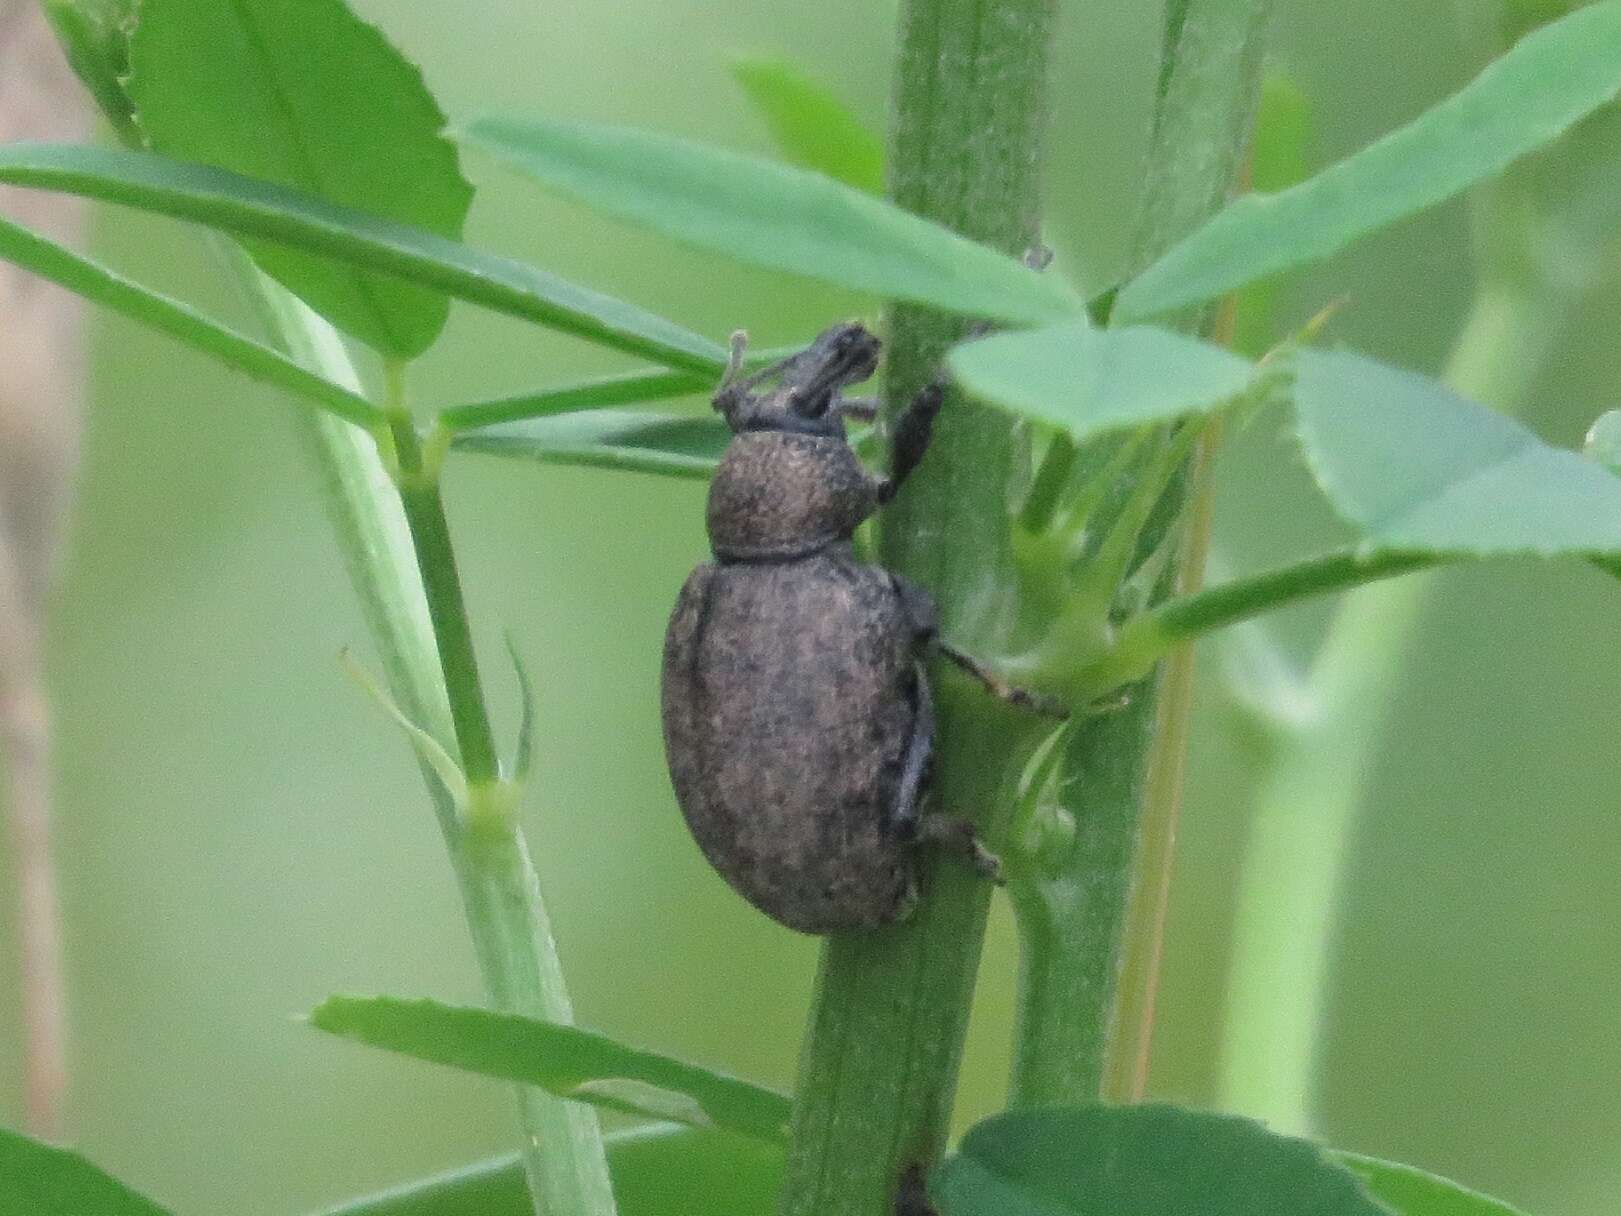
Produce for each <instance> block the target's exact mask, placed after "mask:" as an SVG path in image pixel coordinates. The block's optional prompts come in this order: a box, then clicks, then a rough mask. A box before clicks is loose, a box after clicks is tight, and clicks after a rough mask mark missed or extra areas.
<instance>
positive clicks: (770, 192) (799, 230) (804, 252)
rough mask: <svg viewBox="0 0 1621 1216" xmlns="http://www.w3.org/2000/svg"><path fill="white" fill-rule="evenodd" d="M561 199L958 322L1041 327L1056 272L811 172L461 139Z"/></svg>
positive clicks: (632, 143) (684, 144)
mask: <svg viewBox="0 0 1621 1216" xmlns="http://www.w3.org/2000/svg"><path fill="white" fill-rule="evenodd" d="M460 138H461V139H462V141H463V142H465V143H468V144H471V145H473V146H474V147H477V148H480V149H482V150H483V151H485V152H488V153H489V154H490V155H492V156H494V157H496V158H497V159H499V160H501V161H502V162H503V163H505V164H507V165H510V166H511V167H513V168H514V169H517V170H519V171H520V172H522V173H525V174H527V175H529V176H530V177H533V178H535V179H536V180H537V181H539V182H541V183H542V184H543V185H545V186H546V187H547V188H548V189H551V190H555V191H557V192H558V193H560V194H563V195H565V196H567V197H569V198H572V199H575V200H577V201H578V202H581V203H584V204H585V205H586V206H588V207H592V208H594V209H595V210H597V211H600V212H602V213H603V214H605V215H610V216H614V217H615V218H617V219H622V220H627V221H629V222H631V223H635V224H638V225H641V226H642V227H645V228H649V229H651V230H652V231H654V232H659V233H662V234H664V235H665V236H669V237H674V238H675V239H677V240H680V241H684V242H686V243H687V244H690V245H693V246H695V247H697V248H699V249H706V250H709V251H711V252H714V253H719V254H723V255H724V256H726V257H730V258H734V259H736V260H737V261H740V262H747V263H749V264H751V265H755V266H764V267H766V268H767V269H771V270H785V271H788V272H790V273H792V274H799V275H804V276H805V277H807V278H812V279H820V280H822V281H824V282H828V283H834V284H837V285H838V286H841V287H849V288H853V289H855V290H857V291H863V292H871V293H873V294H875V295H880V296H885V297H888V298H891V299H897V300H911V301H915V302H917V303H921V304H932V305H934V306H936V307H938V308H942V309H946V310H948V311H953V312H963V313H968V314H971V315H976V316H985V317H993V318H996V319H997V320H1002V321H1012V322H1018V323H1024V324H1039V323H1041V322H1043V321H1053V320H1057V319H1058V318H1060V317H1063V316H1068V315H1073V314H1075V313H1077V312H1079V311H1080V309H1081V308H1082V307H1083V305H1082V302H1081V300H1080V299H1079V298H1078V297H1077V296H1076V295H1075V293H1074V292H1073V291H1072V290H1071V289H1070V288H1069V287H1067V286H1066V285H1065V284H1064V283H1063V282H1062V281H1061V280H1060V279H1059V278H1058V276H1056V275H1042V274H1037V273H1036V272H1034V271H1032V270H1030V269H1028V268H1027V267H1025V266H1021V265H1020V264H1019V263H1018V262H1016V261H1014V260H1013V259H1012V258H1009V257H1005V256H1004V255H1002V254H1000V253H997V252H995V251H994V250H991V249H987V248H986V247H984V246H983V245H978V244H975V243H974V242H973V241H970V240H967V239H966V238H964V237H961V236H958V235H957V234H956V233H954V232H951V231H949V230H947V229H945V228H942V227H940V226H938V225H936V224H931V223H929V222H928V221H927V220H923V219H919V218H918V217H917V216H915V215H911V214H908V213H907V212H905V211H902V210H901V209H900V208H898V207H896V206H894V205H893V204H891V203H887V202H884V201H883V200H881V199H876V198H873V197H871V196H870V195H867V194H863V193H862V192H861V191H859V190H853V189H851V188H850V187H849V186H845V185H841V184H840V183H838V182H835V181H832V180H830V179H828V178H826V177H823V176H822V175H821V174H818V173H809V172H806V171H805V170H803V169H796V168H792V167H790V166H787V165H780V164H776V163H773V162H771V161H763V160H757V159H755V158H753V157H748V156H742V155H739V154H738V153H735V152H728V151H724V150H722V149H720V148H712V147H708V146H706V145H703V144H696V143H690V142H688V141H686V140H681V139H673V138H670V137H668V136H663V135H654V134H650V133H648V132H643V131H634V130H630V129H627V128H623V127H601V126H590V125H585V124H575V123H561V122H548V121H545V120H543V119H533V118H514V117H502V116H495V115H492V116H488V117H484V118H479V119H476V120H475V121H473V122H472V123H470V124H469V125H468V126H467V127H466V128H465V129H463V130H462V131H461V132H460Z"/></svg>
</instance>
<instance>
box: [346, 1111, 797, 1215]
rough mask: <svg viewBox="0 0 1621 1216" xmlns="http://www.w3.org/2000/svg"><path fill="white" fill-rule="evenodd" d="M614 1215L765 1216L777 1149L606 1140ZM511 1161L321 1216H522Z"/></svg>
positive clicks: (777, 1176)
mask: <svg viewBox="0 0 1621 1216" xmlns="http://www.w3.org/2000/svg"><path fill="white" fill-rule="evenodd" d="M607 1142H608V1166H609V1168H610V1169H611V1170H612V1171H613V1183H614V1198H615V1200H616V1201H617V1202H618V1205H619V1211H620V1213H621V1216H689V1214H690V1213H693V1212H699V1211H701V1212H704V1213H708V1214H710V1216H734V1214H735V1216H765V1214H766V1213H768V1212H770V1211H771V1210H772V1208H773V1207H774V1205H775V1202H776V1194H777V1188H778V1186H779V1185H780V1184H781V1182H782V1149H781V1148H780V1147H778V1146H776V1145H771V1144H762V1143H761V1142H760V1141H758V1140H751V1139H749V1138H747V1137H745V1136H738V1135H734V1134H733V1133H731V1132H723V1131H716V1130H713V1129H704V1128H695V1127H682V1126H679V1125H677V1124H671V1123H653V1124H648V1125H647V1126H644V1127H638V1128H633V1129H631V1130H628V1131H622V1132H616V1133H613V1134H611V1135H609V1136H608V1137H607ZM533 1210H534V1209H533V1208H532V1207H531V1206H530V1204H529V1195H528V1192H527V1191H526V1190H525V1189H524V1183H523V1167H522V1165H521V1164H520V1163H519V1161H518V1158H517V1156H516V1155H513V1156H507V1157H497V1158H494V1159H492V1160H489V1161H481V1162H479V1163H478V1164H476V1165H470V1166H466V1167H464V1168H463V1169H459V1170H453V1171H450V1172H448V1173H444V1174H439V1175H436V1176H434V1177H432V1178H425V1179H423V1180H421V1181H419V1182H413V1183H407V1184H406V1185H404V1186H400V1187H394V1188H391V1189H389V1190H387V1191H384V1192H381V1193H379V1194H376V1195H368V1196H366V1197H364V1198H361V1199H355V1200H351V1201H350V1202H349V1203H345V1204H340V1205H339V1206H338V1207H335V1208H330V1209H328V1210H327V1211H325V1212H323V1213H321V1216H529V1213H531V1212H532V1211H533Z"/></svg>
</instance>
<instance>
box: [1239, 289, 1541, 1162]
mask: <svg viewBox="0 0 1621 1216" xmlns="http://www.w3.org/2000/svg"><path fill="white" fill-rule="evenodd" d="M1570 304H1571V301H1569V300H1566V299H1561V298H1560V297H1559V296H1557V295H1550V294H1547V293H1544V292H1540V291H1535V290H1531V291H1527V290H1523V289H1520V288H1517V287H1515V286H1514V285H1513V284H1511V283H1508V282H1503V281H1495V280H1488V281H1486V282H1484V283H1483V284H1482V285H1481V288H1480V290H1479V291H1478V292H1477V294H1476V298H1475V301H1474V304H1473V307H1472V308H1471V310H1470V313H1469V316H1468V319H1467V320H1466V322H1465V324H1464V327H1463V329H1462V331H1461V333H1460V335H1459V337H1458V340H1457V342H1456V344H1455V346H1454V348H1453V354H1452V357H1451V359H1450V361H1449V363H1448V367H1447V370H1446V374H1445V379H1446V380H1447V382H1448V383H1449V384H1450V385H1451V386H1452V387H1453V388H1454V389H1456V390H1457V391H1459V392H1460V393H1462V394H1464V395H1465V396H1468V397H1471V398H1473V399H1475V400H1479V401H1485V402H1488V403H1491V404H1495V405H1497V406H1498V407H1499V408H1503V409H1506V410H1509V411H1510V412H1512V411H1513V410H1514V409H1515V408H1516V407H1517V406H1518V405H1519V404H1520V402H1522V401H1523V400H1524V398H1525V396H1526V394H1527V392H1528V391H1529V388H1530V385H1531V382H1532V379H1533V377H1534V376H1535V374H1536V372H1537V370H1538V369H1539V368H1541V367H1542V366H1543V364H1544V361H1545V360H1546V358H1547V356H1548V353H1549V352H1550V350H1551V349H1552V347H1553V344H1554V342H1555V341H1556V339H1557V335H1558V334H1559V332H1560V330H1561V329H1562V328H1563V325H1564V321H1565V318H1566V316H1567V315H1568V310H1569V307H1570ZM1433 585H1434V580H1433V579H1431V578H1428V577H1424V578H1408V579H1400V580H1398V581H1396V582H1394V583H1392V584H1390V585H1388V586H1383V587H1376V588H1368V589H1366V590H1363V591H1360V592H1359V593H1357V594H1356V595H1354V596H1352V597H1350V598H1349V599H1348V600H1347V601H1346V602H1345V604H1344V605H1343V606H1342V607H1341V608H1340V609H1339V611H1338V613H1337V614H1336V616H1335V618H1334V620H1333V622H1332V624H1331V625H1330V627H1329V630H1328V633H1327V635H1326V637H1325V639H1324V642H1323V645H1322V647H1321V649H1320V650H1319V652H1318V655H1317V658H1316V659H1315V661H1314V662H1313V665H1312V669H1311V672H1310V675H1309V677H1308V681H1307V685H1308V692H1307V696H1306V700H1307V703H1308V704H1310V705H1312V706H1313V710H1312V712H1310V713H1308V714H1306V715H1305V716H1304V717H1301V716H1300V715H1278V716H1274V717H1273V718H1272V722H1273V724H1274V730H1273V733H1272V735H1271V737H1270V745H1271V748H1272V751H1271V756H1272V759H1271V763H1270V764H1269V765H1268V767H1267V768H1266V770H1265V772H1264V773H1263V774H1262V776H1261V779H1260V783H1259V785H1258V787H1257V792H1256V795H1255V801H1254V809H1253V817H1252V820H1251V826H1250V836H1249V845H1248V848H1247V851H1246V854H1245V858H1244V863H1243V868H1242V871H1241V875H1240V879H1239V883H1238V889H1237V894H1236V912H1235V921H1234V927H1233V956H1232V959H1233V961H1232V964H1231V969H1230V971H1229V974H1228V979H1227V994H1226V1005H1225V1011H1224V1018H1225V1023H1224V1029H1223V1032H1222V1042H1221V1052H1220V1059H1219V1065H1218V1081H1217V1085H1218V1090H1217V1093H1218V1100H1219V1104H1220V1105H1221V1106H1222V1107H1223V1108H1225V1109H1230V1110H1238V1111H1242V1112H1244V1113H1245V1114H1249V1115H1254V1116H1257V1117H1259V1118H1262V1119H1264V1120H1265V1121H1266V1122H1267V1123H1268V1124H1269V1125H1270V1126H1271V1127H1273V1128H1274V1129H1275V1130H1277V1131H1280V1132H1286V1133H1294V1134H1306V1133H1309V1132H1310V1131H1311V1128H1312V1101H1313V1093H1314V1089H1315V1081H1316V1071H1317V1048H1318V1042H1319V1038H1320V1034H1321V1030H1322V1025H1323V1018H1324V1014H1325V1012H1326V1011H1327V1009H1328V997H1329V991H1328V989H1329V983H1330V979H1331V966H1330V964H1331V958H1332V954H1331V952H1332V950H1333V948H1334V941H1335V917H1336V911H1337V909H1338V907H1339V903H1340V900H1341V898H1342V895H1343V892H1344V889H1345V866H1346V860H1347V856H1348V847H1349V844H1350V839H1351V836H1352V832H1353V829H1354V825H1355V820H1356V815H1357V812H1358V810H1359V809H1360V807H1361V806H1362V804H1363V802H1364V796H1365V794H1366V792H1367V786H1368V781H1369V778H1370V777H1371V776H1372V775H1373V773H1374V772H1375V770H1376V762H1377V758H1378V755H1379V753H1380V750H1381V748H1382V747H1383V744H1384V741H1385V738H1386V736H1387V733H1388V730H1389V720H1390V713H1391V708H1392V705H1393V701H1394V693H1395V691H1396V690H1397V689H1398V688H1399V687H1400V686H1401V682H1402V676H1403V671H1404V669H1405V667H1406V665H1407V660H1408V656H1409V653H1410V651H1411V649H1412V645H1413V641H1414V635H1415V633H1416V630H1417V626H1418V623H1419V621H1420V619H1421V617H1422V616H1423V613H1424V611H1425V608H1426V606H1427V605H1428V603H1429V599H1430V595H1431V593H1432V589H1433Z"/></svg>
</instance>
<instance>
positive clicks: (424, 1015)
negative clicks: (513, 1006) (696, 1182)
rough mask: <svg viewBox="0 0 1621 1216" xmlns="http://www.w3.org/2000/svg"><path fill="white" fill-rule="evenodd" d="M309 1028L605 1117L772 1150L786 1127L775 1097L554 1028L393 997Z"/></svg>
mask: <svg viewBox="0 0 1621 1216" xmlns="http://www.w3.org/2000/svg"><path fill="white" fill-rule="evenodd" d="M310 1022H311V1023H312V1024H313V1025H315V1026H316V1027H318V1028H319V1029H321V1030H325V1031H327V1032H328V1033H329V1034H336V1035H341V1036H343V1037H345V1038H349V1039H354V1040H356V1041H357V1042H361V1043H367V1044H370V1045H371V1046H373V1047H382V1048H385V1049H387V1050H389V1051H397V1052H400V1053H402V1054H404V1055H408V1056H413V1057H415V1058H416V1059H419V1060H428V1061H430V1062H432V1063H435V1064H448V1065H450V1066H451V1067H453V1068H461V1069H465V1070H467V1071H469V1072H476V1073H482V1074H483V1075H485V1076H490V1077H500V1078H502V1079H503V1080H508V1081H518V1082H521V1083H522V1084H525V1085H536V1086H539V1087H540V1088H541V1089H544V1090H547V1091H548V1092H550V1093H554V1094H557V1095H558V1096H559V1097H564V1098H573V1099H576V1100H577V1101H581V1102H590V1103H592V1104H594V1105H597V1106H603V1107H607V1108H609V1109H611V1110H619V1111H626V1112H629V1113H631V1114H638V1115H651V1116H653V1117H654V1118H661V1119H662V1118H668V1117H670V1116H671V1115H672V1114H678V1115H680V1117H681V1121H683V1122H687V1123H691V1124H692V1125H693V1126H702V1127H717V1128H725V1129H727V1130H730V1131H734V1132H738V1133H741V1134H743V1135H747V1136H753V1137H755V1138H757V1139H762V1140H768V1141H772V1142H777V1141H781V1140H782V1139H783V1137H784V1135H785V1133H786V1128H787V1123H788V1099H787V1097H786V1096H785V1095H783V1094H779V1093H777V1092H775V1091H774V1090H769V1089H765V1088H762V1087H761V1086H758V1085H753V1084H750V1083H749V1082H747V1081H741V1080H738V1079H737V1078H736V1077H729V1076H727V1075H726V1074H725V1073H720V1072H715V1071H713V1070H711V1069H707V1068H701V1067H699V1066H698V1065H696V1064H688V1063H685V1062H683V1061H681V1060H675V1059H671V1058H670V1057H669V1056H662V1055H658V1054H657V1053H655V1052H651V1051H643V1050H641V1049H640V1048H635V1047H629V1046H626V1045H625V1044H623V1043H619V1042H616V1041H615V1040H613V1039H610V1038H608V1037H607V1036H606V1035H601V1034H596V1033H594V1032H592V1031H589V1030H581V1029H579V1028H577V1027H574V1026H562V1025H559V1024H557V1023H553V1022H543V1021H538V1020H536V1019H533V1018H524V1017H518V1016H516V1015H514V1014H504V1013H492V1012H490V1011H488V1010H484V1009H465V1008H458V1007H455V1006H451V1005H442V1004H439V1003H438V1002H436V1001H426V1000H402V999H399V998H395V997H345V996H334V997H329V998H328V999H327V1000H326V1001H325V1002H324V1003H322V1005H321V1006H320V1007H319V1008H317V1009H316V1010H315V1011H314V1012H313V1013H312V1014H310Z"/></svg>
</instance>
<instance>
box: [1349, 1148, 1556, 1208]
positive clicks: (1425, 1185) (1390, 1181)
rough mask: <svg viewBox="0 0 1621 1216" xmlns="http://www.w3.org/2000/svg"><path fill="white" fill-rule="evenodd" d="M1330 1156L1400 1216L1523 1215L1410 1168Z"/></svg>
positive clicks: (1354, 1155)
mask: <svg viewBox="0 0 1621 1216" xmlns="http://www.w3.org/2000/svg"><path fill="white" fill-rule="evenodd" d="M1331 1156H1332V1157H1333V1158H1334V1160H1336V1161H1338V1162H1339V1163H1340V1164H1341V1165H1343V1166H1345V1168H1346V1169H1348V1170H1350V1171H1351V1172H1352V1173H1353V1174H1355V1175H1356V1176H1357V1177H1358V1178H1360V1179H1362V1184H1363V1185H1364V1186H1365V1187H1367V1188H1368V1191H1369V1193H1370V1194H1372V1195H1373V1197H1374V1198H1375V1199H1377V1200H1379V1202H1380V1203H1382V1204H1384V1205H1385V1206H1386V1207H1388V1208H1390V1209H1391V1210H1392V1211H1394V1212H1396V1213H1397V1214H1398V1216H1524V1213H1522V1212H1520V1211H1519V1210H1518V1209H1516V1208H1511V1207H1509V1205H1508V1204H1506V1203H1503V1202H1502V1201H1501V1200H1497V1199H1493V1198H1491V1197H1490V1196H1489V1195H1482V1194H1480V1193H1479V1192H1477V1191H1471V1190H1470V1189H1469V1188H1467V1187H1462V1186H1459V1185H1458V1184H1457V1183H1456V1182H1449V1181H1447V1180H1446V1179H1445V1178H1438V1177H1437V1176H1436V1175H1434V1174H1429V1173H1426V1172H1425V1171H1423V1170H1420V1169H1414V1168H1413V1167H1412V1166H1410V1165H1397V1164H1396V1163H1395V1162H1393V1161H1380V1160H1379V1159H1378V1158H1376V1157H1363V1156H1361V1155H1360V1154H1357V1153H1333V1154H1331Z"/></svg>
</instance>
